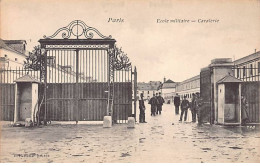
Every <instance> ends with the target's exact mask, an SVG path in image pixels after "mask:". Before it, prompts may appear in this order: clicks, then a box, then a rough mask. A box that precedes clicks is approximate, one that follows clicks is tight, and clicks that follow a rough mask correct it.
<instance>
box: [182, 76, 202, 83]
mask: <svg viewBox="0 0 260 166" xmlns="http://www.w3.org/2000/svg"><path fill="white" fill-rule="evenodd" d="M199 79H200V75H196V76H194V77H191V78H189V79H186V80H184V81H182V82H180V83H178V85H181V84H184V83H187V82H191V81H194V80H199Z"/></svg>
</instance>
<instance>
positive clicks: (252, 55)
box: [234, 51, 260, 65]
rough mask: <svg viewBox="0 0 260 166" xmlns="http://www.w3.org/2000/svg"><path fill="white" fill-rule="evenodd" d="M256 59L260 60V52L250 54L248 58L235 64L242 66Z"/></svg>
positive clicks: (241, 59)
mask: <svg viewBox="0 0 260 166" xmlns="http://www.w3.org/2000/svg"><path fill="white" fill-rule="evenodd" d="M254 59H260V51H258V52H255V53H253V54H250V55H248V56H245V57H243V58H240V59H238V60H235V61H234V63H235V65H241V64H243V63H247V62H249V61H252V60H254Z"/></svg>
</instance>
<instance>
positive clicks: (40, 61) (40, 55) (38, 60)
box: [24, 45, 46, 126]
mask: <svg viewBox="0 0 260 166" xmlns="http://www.w3.org/2000/svg"><path fill="white" fill-rule="evenodd" d="M45 54H46V51H45V50H44V49H41V47H40V46H39V45H38V46H35V47H34V48H33V50H32V52H30V53H29V56H28V57H26V61H25V62H24V68H25V69H32V70H35V71H39V72H40V82H42V81H44V78H45V73H46V69H45V57H46V56H45ZM45 91H46V85H45V84H44V86H42V85H40V88H39V94H40V95H39V98H38V101H37V104H38V111H37V113H36V119H37V125H38V126H39V124H40V115H41V106H42V103H43V101H44V96H45V95H44V94H45ZM35 108H36V107H35ZM34 111H35V109H34ZM44 114H46V112H44ZM33 115H35V112H34V113H33ZM33 121H34V119H33ZM44 123H45V124H46V115H44Z"/></svg>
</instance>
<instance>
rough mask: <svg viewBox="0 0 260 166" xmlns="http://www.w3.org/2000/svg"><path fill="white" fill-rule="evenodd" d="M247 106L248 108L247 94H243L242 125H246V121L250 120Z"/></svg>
mask: <svg viewBox="0 0 260 166" xmlns="http://www.w3.org/2000/svg"><path fill="white" fill-rule="evenodd" d="M247 108H248V102H247V100H246V98H245V96H243V95H242V96H241V119H242V123H241V125H242V126H244V125H246V123H248V122H249V119H248V117H249V116H248V112H247Z"/></svg>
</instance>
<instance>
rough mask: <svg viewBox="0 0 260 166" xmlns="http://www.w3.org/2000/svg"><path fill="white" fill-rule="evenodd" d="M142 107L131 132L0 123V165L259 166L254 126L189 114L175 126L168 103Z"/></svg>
mask: <svg viewBox="0 0 260 166" xmlns="http://www.w3.org/2000/svg"><path fill="white" fill-rule="evenodd" d="M146 108H147V110H146V121H147V122H148V123H143V124H136V127H135V128H134V129H128V128H127V125H126V124H117V125H114V126H113V127H112V128H103V126H102V125H101V124H78V125H75V124H62V125H61V124H55V123H52V124H51V125H49V126H43V127H41V128H37V127H36V128H20V127H10V126H9V125H7V124H5V125H3V126H2V132H1V162H97V163H99V162H106V163H108V162H131V163H132V162H135V163H136V162H137V163H143V162H145V163H154V162H184V163H187V162H198V163H201V162H260V135H259V133H260V132H259V128H249V127H233V128H232V127H222V126H216V125H213V126H210V125H204V126H202V127H198V126H197V124H196V123H191V122H190V121H191V115H190V112H189V116H188V122H185V123H184V122H182V123H180V122H178V120H179V115H175V114H174V106H173V105H169V104H168V105H167V104H165V105H164V106H163V112H162V115H157V116H155V117H151V116H150V106H148V104H147V103H146ZM138 112H139V110H138ZM137 117H138V116H137ZM172 123H174V125H172Z"/></svg>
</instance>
